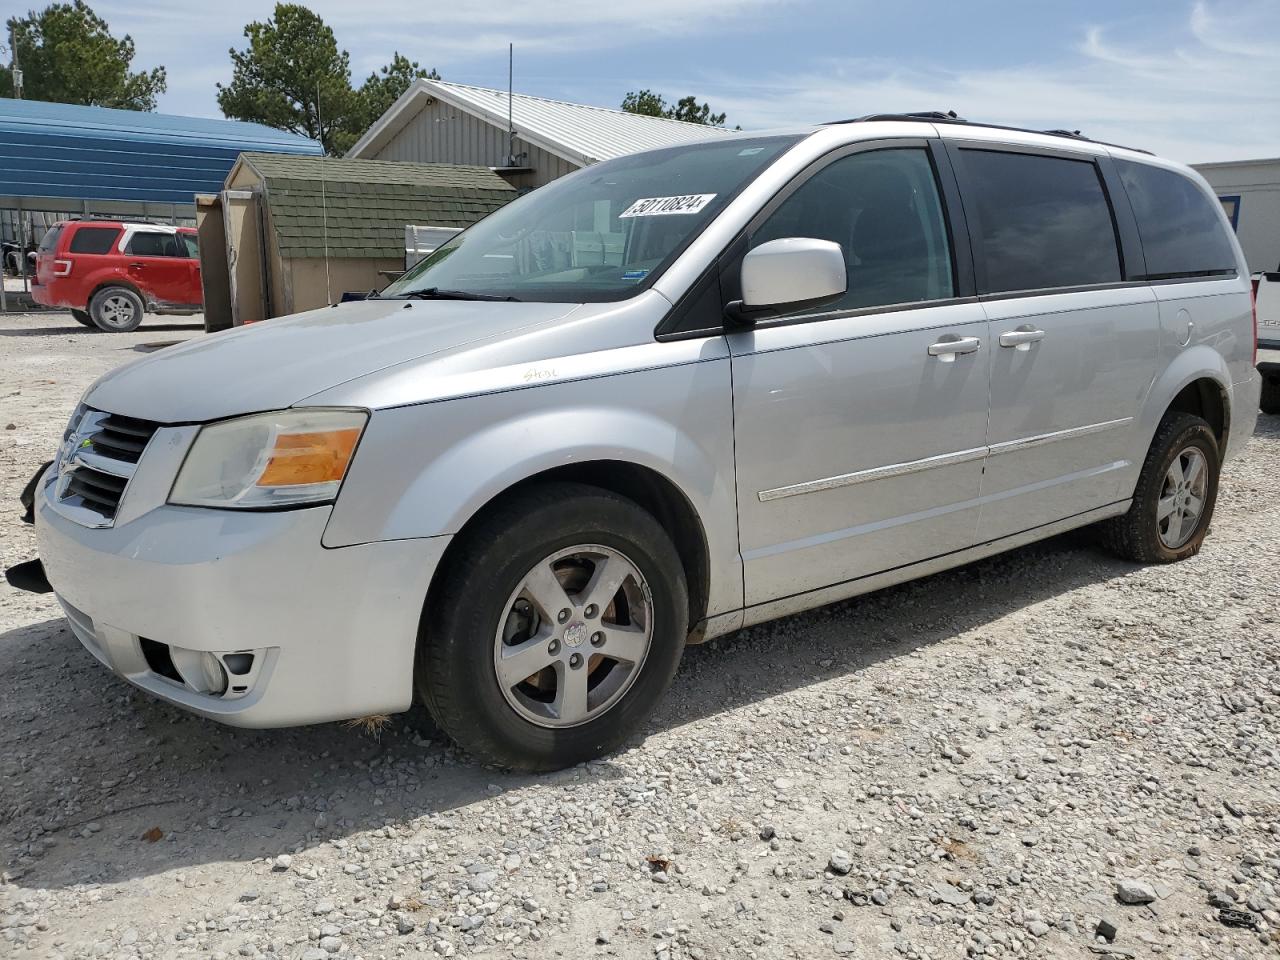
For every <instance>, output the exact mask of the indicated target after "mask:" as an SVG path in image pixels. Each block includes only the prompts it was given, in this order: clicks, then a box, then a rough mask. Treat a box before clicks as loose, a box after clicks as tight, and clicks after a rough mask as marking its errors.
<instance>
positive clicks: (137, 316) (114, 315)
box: [89, 287, 144, 333]
mask: <svg viewBox="0 0 1280 960" xmlns="http://www.w3.org/2000/svg"><path fill="white" fill-rule="evenodd" d="M143 309H144V307H143V304H142V298H141V297H139V296H138V295H137V294H136V293H134V292H133V291H132V290H130V289H129V288H128V287H103V288H102V289H101V290H99V291H98V292H97V293H95V294H94V295H93V299H92V300H90V301H89V316H90V317H92V318H93V322H94V325H95V326H97V328H98V329H99V330H105V331H106V332H107V333H129V332H130V331H132V330H137V329H138V324H140V323H142V313H143Z"/></svg>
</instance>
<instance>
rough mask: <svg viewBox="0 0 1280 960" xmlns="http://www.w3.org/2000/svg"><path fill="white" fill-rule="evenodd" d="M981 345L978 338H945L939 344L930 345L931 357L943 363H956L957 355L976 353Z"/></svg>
mask: <svg viewBox="0 0 1280 960" xmlns="http://www.w3.org/2000/svg"><path fill="white" fill-rule="evenodd" d="M981 344H982V341H981V340H979V339H978V338H977V337H952V338H951V339H947V338H946V337H943V338H942V339H941V340H939V341H938V342H937V343H931V344H929V356H931V357H937V358H938V360H939V362H941V363H955V362H956V356H957V354H961V353H974V352H976V351H977V349H978V347H979V346H981Z"/></svg>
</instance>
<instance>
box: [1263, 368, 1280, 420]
mask: <svg viewBox="0 0 1280 960" xmlns="http://www.w3.org/2000/svg"><path fill="white" fill-rule="evenodd" d="M1258 406H1259V407H1260V408H1261V410H1262V412H1263V413H1272V414H1274V413H1280V377H1276V376H1271V377H1263V378H1262V399H1261V401H1260V402H1259V404H1258Z"/></svg>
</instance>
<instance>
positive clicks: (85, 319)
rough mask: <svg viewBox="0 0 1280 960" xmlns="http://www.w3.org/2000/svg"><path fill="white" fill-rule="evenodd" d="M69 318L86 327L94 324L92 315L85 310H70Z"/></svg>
mask: <svg viewBox="0 0 1280 960" xmlns="http://www.w3.org/2000/svg"><path fill="white" fill-rule="evenodd" d="M71 318H72V319H73V320H75V322H76V323H81V324H84V325H85V326H86V327H92V326H94V322H93V317H91V316H89V314H88V312H87V311H84V310H72V311H71Z"/></svg>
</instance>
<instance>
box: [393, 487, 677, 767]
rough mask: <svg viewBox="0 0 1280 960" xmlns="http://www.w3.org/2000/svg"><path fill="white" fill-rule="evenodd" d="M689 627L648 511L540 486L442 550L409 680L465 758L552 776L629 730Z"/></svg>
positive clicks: (491, 512)
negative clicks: (552, 772) (446, 550)
mask: <svg viewBox="0 0 1280 960" xmlns="http://www.w3.org/2000/svg"><path fill="white" fill-rule="evenodd" d="M688 626H689V598H688V592H687V588H686V585H685V579H684V568H683V566H682V565H681V562H680V555H679V554H678V553H677V551H676V549H675V546H674V545H673V544H672V542H671V538H670V537H669V536H668V535H667V532H666V531H665V530H664V529H663V527H662V525H661V524H659V523H658V521H657V520H655V519H654V517H653V516H652V515H651V514H649V513H648V512H647V511H645V510H644V509H643V508H642V507H641V506H640V505H639V504H637V503H635V502H634V501H632V500H629V499H627V498H626V497H622V496H619V495H618V494H615V493H611V492H609V491H607V490H602V489H600V488H597V487H591V486H586V485H584V484H578V483H545V484H539V485H537V486H533V487H530V488H528V489H525V490H522V491H520V492H518V493H515V494H512V495H510V496H508V497H507V498H506V499H504V500H502V501H500V502H499V503H498V504H497V505H495V506H493V507H490V508H488V509H487V511H486V513H485V514H484V515H483V516H482V517H480V518H479V519H478V520H476V521H474V522H473V523H472V524H469V525H468V527H467V529H466V530H464V532H463V533H462V534H460V535H459V538H458V541H457V542H455V544H454V545H453V546H451V547H450V551H449V553H448V554H447V555H446V558H445V561H444V563H443V566H442V569H441V574H440V577H439V582H438V583H436V584H433V585H432V588H431V595H430V596H429V597H428V598H427V603H426V607H425V609H424V611H423V617H422V628H421V631H420V633H419V636H418V649H417V660H416V664H415V671H414V675H415V680H416V684H417V687H418V691H419V693H420V695H421V697H422V699H423V700H424V701H425V702H426V705H427V708H428V709H429V710H430V711H431V714H432V716H433V717H434V719H435V721H436V723H437V724H438V725H439V726H440V728H441V729H442V730H444V731H445V732H446V733H447V734H449V736H450V737H452V738H453V739H454V740H455V741H456V742H457V743H458V744H460V745H461V746H462V747H464V748H465V749H466V750H467V751H469V752H470V753H471V754H472V755H474V756H475V757H477V758H478V759H480V760H483V761H486V762H488V763H493V764H495V765H498V766H503V767H512V768H516V769H521V770H555V769H559V768H561V767H567V766H571V765H573V764H575V763H581V762H583V761H585V760H591V759H594V758H596V757H599V756H602V755H604V754H606V753H608V752H609V751H611V750H613V749H615V748H616V747H617V746H619V745H620V744H621V743H622V742H623V741H624V740H626V738H627V737H628V736H630V735H631V734H632V733H634V732H635V731H636V729H637V727H639V725H640V723H641V722H642V721H643V720H644V718H645V717H646V716H647V715H648V714H649V712H650V711H651V710H652V709H653V707H654V706H655V705H656V704H657V702H658V701H659V700H660V699H661V698H662V695H663V694H664V693H665V692H666V689H667V687H668V686H669V685H670V683H671V680H672V677H673V676H674V675H675V671H676V667H677V666H678V665H679V663H680V656H681V654H682V653H683V652H684V643H685V639H686V637H687V636H688Z"/></svg>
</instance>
